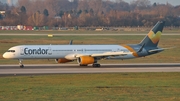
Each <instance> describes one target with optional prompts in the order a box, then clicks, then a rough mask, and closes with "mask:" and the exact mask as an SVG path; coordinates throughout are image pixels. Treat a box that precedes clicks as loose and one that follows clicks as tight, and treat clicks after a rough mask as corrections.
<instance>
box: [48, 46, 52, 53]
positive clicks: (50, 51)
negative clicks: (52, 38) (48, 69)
mask: <svg viewBox="0 0 180 101" xmlns="http://www.w3.org/2000/svg"><path fill="white" fill-rule="evenodd" d="M48 55H52V49H51V47H48Z"/></svg>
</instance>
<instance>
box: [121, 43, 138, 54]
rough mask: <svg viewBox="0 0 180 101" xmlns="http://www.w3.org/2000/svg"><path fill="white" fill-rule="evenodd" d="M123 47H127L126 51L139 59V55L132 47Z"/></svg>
mask: <svg viewBox="0 0 180 101" xmlns="http://www.w3.org/2000/svg"><path fill="white" fill-rule="evenodd" d="M122 46H123V47H125V48H126V49H128V50H129V51H130V52H132V55H133V56H134V57H139V56H138V54H137V52H136V51H135V50H134V49H133V48H132V47H130V46H128V45H122Z"/></svg>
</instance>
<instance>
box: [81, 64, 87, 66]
mask: <svg viewBox="0 0 180 101" xmlns="http://www.w3.org/2000/svg"><path fill="white" fill-rule="evenodd" d="M80 66H88V65H83V64H80Z"/></svg>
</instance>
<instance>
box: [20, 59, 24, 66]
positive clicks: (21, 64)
mask: <svg viewBox="0 0 180 101" xmlns="http://www.w3.org/2000/svg"><path fill="white" fill-rule="evenodd" d="M19 67H20V68H24V65H23V63H22V60H21V59H19Z"/></svg>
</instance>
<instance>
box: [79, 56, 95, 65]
mask: <svg viewBox="0 0 180 101" xmlns="http://www.w3.org/2000/svg"><path fill="white" fill-rule="evenodd" d="M77 62H78V63H79V64H81V65H88V64H93V63H94V62H95V59H94V58H93V57H90V56H81V57H79V58H78V59H77Z"/></svg>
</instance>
